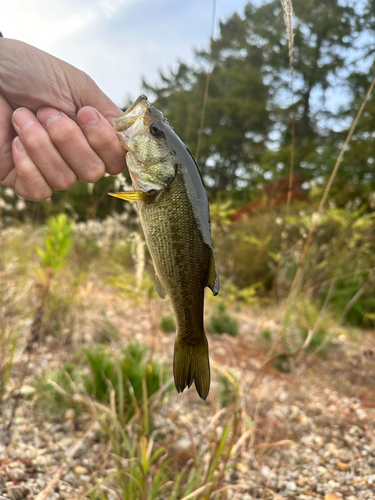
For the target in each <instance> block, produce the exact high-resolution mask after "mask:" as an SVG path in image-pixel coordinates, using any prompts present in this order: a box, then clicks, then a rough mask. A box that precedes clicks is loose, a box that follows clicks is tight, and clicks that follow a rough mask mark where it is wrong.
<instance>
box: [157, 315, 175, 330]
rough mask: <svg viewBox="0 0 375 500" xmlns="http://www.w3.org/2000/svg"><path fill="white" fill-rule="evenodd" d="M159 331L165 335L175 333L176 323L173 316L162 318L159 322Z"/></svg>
mask: <svg viewBox="0 0 375 500" xmlns="http://www.w3.org/2000/svg"><path fill="white" fill-rule="evenodd" d="M160 330H161V331H162V332H165V333H172V332H175V331H176V322H175V320H174V318H173V316H162V318H161V320H160Z"/></svg>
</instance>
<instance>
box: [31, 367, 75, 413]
mask: <svg viewBox="0 0 375 500" xmlns="http://www.w3.org/2000/svg"><path fill="white" fill-rule="evenodd" d="M80 376H81V373H80V370H78V369H77V366H76V365H74V364H73V363H66V364H64V366H63V367H62V368H59V369H57V370H55V371H54V372H52V373H51V374H50V375H48V376H47V375H46V376H45V377H44V378H43V379H42V380H41V381H40V382H39V383H38V385H39V390H40V397H39V399H38V409H40V410H41V411H43V412H45V413H50V414H52V415H56V416H62V415H64V413H65V411H66V410H67V409H68V408H73V409H74V410H75V412H76V413H77V414H78V413H80V412H81V407H80V405H79V404H78V402H76V401H75V400H74V398H73V396H74V390H73V388H72V382H73V383H77V382H79V379H80ZM49 381H51V382H52V384H51V383H50V382H49ZM56 386H57V387H58V388H59V389H61V390H58V389H57V388H56Z"/></svg>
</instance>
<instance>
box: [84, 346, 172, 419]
mask: <svg viewBox="0 0 375 500" xmlns="http://www.w3.org/2000/svg"><path fill="white" fill-rule="evenodd" d="M147 351H148V348H147V347H145V346H141V345H139V344H137V343H134V342H132V343H129V344H128V345H127V346H126V348H125V349H124V350H123V351H122V353H121V355H120V356H119V357H118V358H117V357H115V356H114V354H113V351H111V350H109V349H106V348H104V347H97V348H95V349H86V350H85V355H86V358H87V361H88V366H89V368H90V373H89V374H88V375H86V376H85V377H84V383H85V388H86V391H87V393H88V394H90V395H91V396H93V397H94V398H95V399H97V400H98V401H101V402H103V403H106V404H109V402H110V395H111V390H112V389H113V390H114V391H115V394H116V406H117V411H118V412H119V413H120V414H122V415H125V420H127V419H129V418H130V417H131V416H132V415H133V414H134V412H135V411H136V407H135V405H140V404H141V402H142V397H143V396H144V390H146V392H147V395H148V397H151V396H152V395H153V394H155V393H156V392H157V391H159V390H160V388H161V386H162V385H163V383H165V381H166V377H167V372H166V370H165V368H164V367H161V366H160V365H159V364H158V363H156V362H155V361H149V360H148V359H147V358H146V354H147ZM143 384H145V386H144V387H143Z"/></svg>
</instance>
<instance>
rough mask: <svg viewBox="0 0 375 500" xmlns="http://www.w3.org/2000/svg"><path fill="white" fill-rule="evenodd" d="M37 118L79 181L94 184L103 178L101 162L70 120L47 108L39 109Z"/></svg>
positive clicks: (77, 127)
mask: <svg viewBox="0 0 375 500" xmlns="http://www.w3.org/2000/svg"><path fill="white" fill-rule="evenodd" d="M37 116H38V120H39V121H40V123H42V124H43V126H44V127H45V129H46V130H47V132H48V134H49V137H50V139H51V141H52V142H53V144H54V145H55V146H56V148H57V149H58V150H59V152H60V154H61V156H62V157H63V158H64V159H65V161H66V163H67V164H68V165H69V166H70V167H71V168H72V170H73V171H74V172H75V174H76V175H77V177H78V179H79V180H81V181H84V182H96V181H98V180H99V179H101V178H102V177H103V174H104V172H105V165H104V162H103V160H102V159H101V158H100V157H99V156H98V155H97V154H96V152H95V151H94V150H93V149H92V147H91V146H90V144H89V143H88V142H87V139H86V137H85V136H84V134H83V132H82V130H81V129H80V128H79V126H78V125H77V124H76V123H75V122H74V121H73V120H72V119H70V118H69V117H68V116H66V115H65V114H64V113H62V112H61V111H59V110H57V109H55V108H52V107H49V106H46V107H43V108H40V109H39V110H38V113H37Z"/></svg>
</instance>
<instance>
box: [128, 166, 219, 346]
mask: <svg viewBox="0 0 375 500" xmlns="http://www.w3.org/2000/svg"><path fill="white" fill-rule="evenodd" d="M138 207H139V215H140V217H141V221H142V227H143V230H144V234H145V238H146V242H147V246H148V248H149V250H150V254H151V256H152V260H153V262H154V266H155V269H156V272H157V275H158V277H159V279H160V281H161V283H162V285H163V287H164V289H165V291H166V292H167V294H168V295H169V296H170V298H171V302H172V306H173V309H174V312H175V314H176V318H177V325H178V330H177V336H179V337H180V340H181V341H182V342H183V343H184V344H187V345H189V344H191V343H195V342H196V340H197V338H200V337H201V335H202V330H203V302H204V288H205V286H206V284H207V280H208V271H209V266H210V258H211V248H210V247H209V246H208V245H207V244H206V243H204V241H203V238H202V235H201V233H200V231H199V229H198V227H197V223H196V221H195V218H194V213H193V210H192V206H191V203H190V200H189V198H188V196H187V193H186V188H185V184H184V181H183V176H182V173H181V171H180V172H178V173H177V175H176V177H175V179H174V180H173V181H172V183H171V185H170V186H169V187H168V188H167V189H166V190H164V191H163V192H162V193H161V194H160V195H159V196H158V198H157V199H156V200H155V202H154V203H150V204H148V203H143V202H139V203H138Z"/></svg>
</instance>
